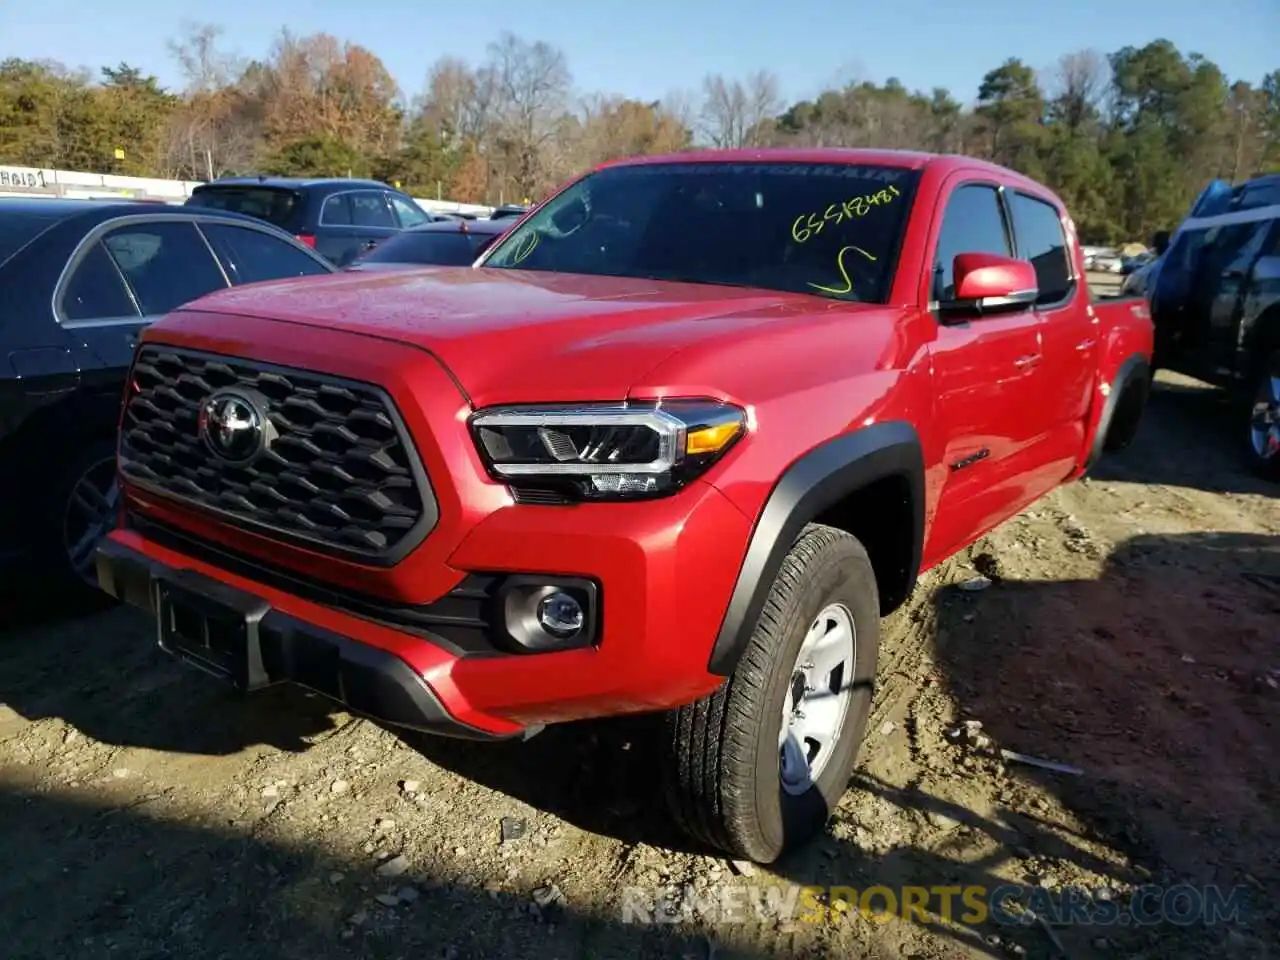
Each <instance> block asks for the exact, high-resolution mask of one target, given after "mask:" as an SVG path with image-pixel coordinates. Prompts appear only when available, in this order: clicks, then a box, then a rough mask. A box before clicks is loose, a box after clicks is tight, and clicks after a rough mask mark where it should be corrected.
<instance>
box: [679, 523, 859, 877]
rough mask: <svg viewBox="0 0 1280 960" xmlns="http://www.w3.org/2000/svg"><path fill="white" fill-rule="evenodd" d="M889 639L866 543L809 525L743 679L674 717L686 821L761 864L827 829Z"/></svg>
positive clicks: (740, 674)
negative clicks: (884, 636) (883, 640)
mask: <svg viewBox="0 0 1280 960" xmlns="http://www.w3.org/2000/svg"><path fill="white" fill-rule="evenodd" d="M879 640H880V610H879V593H878V591H877V589H876V580H875V573H874V572H873V570H872V568H871V563H870V561H869V560H868V558H867V554H866V551H865V550H864V549H863V547H862V544H860V543H859V542H858V541H857V540H856V539H855V538H854V537H852V536H850V535H849V534H847V533H844V532H842V531H840V530H836V529H834V528H832V527H826V526H820V525H817V524H811V525H810V526H808V527H806V528H805V530H804V531H803V533H802V534H801V535H800V537H799V539H798V540H797V541H796V543H795V545H794V546H793V547H792V548H791V551H790V552H789V553H788V555H787V557H786V559H785V561H784V562H783V565H782V568H781V570H780V571H779V572H778V576H777V578H776V580H775V581H774V584H773V587H772V589H771V590H770V593H769V597H768V599H767V600H766V602H765V606H764V609H763V611H762V612H761V614H760V617H759V620H758V621H757V623H756V626H755V630H754V632H753V634H752V637H751V640H750V642H749V644H748V647H747V649H746V651H745V652H744V654H743V656H742V659H741V660H740V661H739V663H738V666H737V668H736V669H735V670H734V672H733V675H732V676H731V677H729V679H728V681H727V682H726V683H725V684H724V685H723V686H722V687H721V688H720V689H719V690H717V691H716V692H715V693H713V694H711V695H710V696H708V697H705V698H703V699H702V700H699V701H697V702H695V703H692V704H690V705H688V706H686V707H682V708H680V709H678V710H675V711H673V712H672V713H671V714H670V716H669V720H668V731H669V740H668V747H669V752H668V769H667V797H668V801H669V805H670V807H671V810H672V813H673V815H674V816H675V818H676V820H677V822H678V823H679V824H680V825H681V827H682V828H683V829H684V830H685V831H686V832H687V833H689V834H690V835H691V836H692V837H694V838H695V839H697V840H699V841H701V842H702V843H705V844H708V845H710V846H713V847H717V848H719V849H720V850H722V851H724V852H726V853H728V854H729V855H731V856H733V857H737V858H741V859H747V860H753V861H756V862H758V863H772V862H773V861H774V860H776V859H777V858H778V857H779V856H781V855H782V854H783V853H785V852H787V851H788V850H790V849H793V848H794V847H796V846H798V845H799V844H802V843H803V842H805V841H806V840H808V839H809V838H810V837H812V836H813V835H814V834H815V833H817V832H819V831H820V830H821V829H822V828H823V826H824V825H825V823H826V820H827V818H828V817H829V816H830V813H831V811H832V810H833V809H834V808H835V806H836V804H837V803H838V802H839V800H840V797H841V796H842V795H843V794H844V792H845V789H846V787H847V785H848V782H849V776H850V774H851V772H852V770H853V765H854V762H855V760H856V759H857V756H858V750H859V748H860V746H861V742H862V738H863V734H864V732H865V728H866V723H867V715H868V713H869V711H870V707H871V695H872V689H873V683H874V679H875V670H876V657H877V653H878V649H879Z"/></svg>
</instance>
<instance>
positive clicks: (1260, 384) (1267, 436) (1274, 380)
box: [1245, 350, 1280, 481]
mask: <svg viewBox="0 0 1280 960" xmlns="http://www.w3.org/2000/svg"><path fill="white" fill-rule="evenodd" d="M1248 431H1249V432H1248V439H1249V442H1248V445H1247V446H1246V448H1245V455H1246V457H1248V459H1249V465H1250V466H1251V467H1252V468H1253V470H1254V472H1255V473H1257V474H1259V475H1260V476H1262V477H1264V478H1266V479H1267V480H1277V481H1280V350H1277V351H1276V352H1275V353H1273V354H1271V355H1270V356H1269V357H1267V358H1266V359H1265V360H1264V361H1263V363H1262V365H1261V368H1260V369H1259V371H1258V375H1257V377H1256V378H1255V381H1254V391H1253V402H1252V403H1251V404H1250V407H1249V426H1248Z"/></svg>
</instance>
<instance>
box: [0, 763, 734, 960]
mask: <svg viewBox="0 0 1280 960" xmlns="http://www.w3.org/2000/svg"><path fill="white" fill-rule="evenodd" d="M262 831H263V833H265V834H267V836H265V837H254V836H245V835H243V834H242V833H239V832H231V831H227V830H223V829H215V828H210V827H204V826H196V825H193V824H190V823H185V822H166V821H161V820H158V819H154V818H151V817H148V816H147V813H146V809H145V805H136V804H133V803H127V802H123V801H121V802H117V803H109V802H104V801H103V799H101V797H95V798H93V799H92V800H91V799H90V798H89V797H88V796H86V797H77V798H76V799H72V798H70V797H66V796H63V797H55V796H50V795H47V794H46V795H34V794H31V793H28V792H25V791H22V790H19V789H15V788H13V787H12V786H9V785H0V899H2V901H3V903H4V910H3V911H0V942H3V943H4V944H5V947H4V956H5V957H6V958H7V960H37V958H38V960H67V958H72V957H74V958H76V960H98V958H104V960H105V958H113V960H114V958H121V957H125V958H129V960H144V958H145V960H152V958H154V960H160V958H183V960H204V958H215V957H216V958H231V957H234V958H240V960H257V958H271V960H280V958H285V960H316V958H320V957H323V958H326V960H328V958H334V960H338V958H360V960H395V958H407V957H415V958H422V960H428V958H430V960H440V958H450V960H469V958H492V957H512V958H520V960H538V958H544V957H545V958H555V957H558V958H561V960H568V958H575V960H577V958H582V960H585V958H591V960H596V958H615V957H616V958H622V957H636V958H653V960H658V958H667V957H681V956H684V955H690V956H694V957H699V958H701V957H705V956H706V948H705V944H704V943H703V942H702V941H701V940H700V939H697V938H694V937H691V936H688V935H683V934H681V933H679V932H677V931H675V930H674V929H673V928H671V927H657V926H646V927H642V926H636V925H633V924H626V923H623V922H622V921H621V918H620V917H618V915H616V914H596V913H593V912H591V909H590V908H589V907H588V908H584V909H573V908H565V907H560V908H556V909H552V910H548V911H547V912H545V913H542V914H541V915H540V916H537V915H535V913H534V912H533V911H531V910H530V909H529V904H528V900H527V899H520V900H517V899H516V898H515V897H512V896H508V895H499V896H490V895H489V894H487V893H486V892H485V891H483V890H479V889H475V888H474V887H472V886H470V885H469V884H468V882H467V881H466V880H464V879H462V878H460V877H457V876H442V875H436V876H433V875H427V874H423V873H420V872H414V871H410V872H409V873H408V874H405V875H404V876H402V877H400V878H397V880H396V881H394V883H390V882H388V881H377V880H375V878H374V877H373V875H372V873H371V871H370V866H369V863H368V861H367V860H365V861H364V862H352V861H348V860H344V859H342V858H340V857H335V856H333V855H328V854H324V853H320V852H318V851H316V850H310V849H299V848H297V847H293V846H289V845H286V844H283V843H280V842H277V841H274V840H273V839H271V838H270V836H269V834H270V827H269V825H267V826H264V827H262ZM337 874H342V876H341V877H338V876H337ZM407 884H413V885H414V886H415V888H416V889H417V890H418V891H419V896H418V898H417V899H416V900H415V901H413V902H411V903H401V904H400V905H398V906H393V907H385V906H382V905H379V904H377V903H376V902H374V901H373V897H374V896H375V895H376V894H377V893H380V892H382V891H383V890H384V889H386V888H389V887H391V886H394V887H395V888H397V889H398V888H402V887H404V886H405V885H407ZM358 915H362V916H358ZM352 917H357V919H358V920H359V922H358V923H352V922H351V918H352ZM737 956H739V957H742V960H751V958H752V957H753V956H754V955H752V954H738V955H737Z"/></svg>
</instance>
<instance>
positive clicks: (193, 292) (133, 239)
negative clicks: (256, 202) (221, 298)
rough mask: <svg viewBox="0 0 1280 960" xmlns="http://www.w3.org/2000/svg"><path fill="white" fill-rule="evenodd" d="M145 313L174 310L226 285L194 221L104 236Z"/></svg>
mask: <svg viewBox="0 0 1280 960" xmlns="http://www.w3.org/2000/svg"><path fill="white" fill-rule="evenodd" d="M102 244H103V246H105V247H106V248H107V252H108V253H110V254H111V259H112V260H114V261H115V262H116V266H118V267H119V268H120V272H121V273H122V274H124V279H125V282H126V283H128V284H129V289H131V290H132V291H133V296H134V298H135V299H136V300H137V301H138V306H139V307H141V308H142V315H143V316H144V317H154V316H158V315H160V314H163V313H168V312H169V311H170V310H175V309H177V308H178V307H180V306H182V305H183V304H184V303H190V302H191V301H192V300H195V299H196V298H197V297H203V296H204V295H205V294H206V293H211V292H213V291H214V290H221V289H223V288H225V287H226V285H227V281H226V278H225V277H224V276H223V275H222V270H221V269H220V268H219V267H218V263H217V261H216V260H214V259H213V255H212V254H211V253H210V252H209V247H208V246H207V245H206V244H205V242H204V240H203V238H201V236H200V233H199V232H198V231H197V230H196V227H195V224H193V223H189V222H183V221H169V222H164V221H157V222H154V223H140V224H130V225H129V226H125V227H117V228H116V229H115V230H112V231H111V232H110V233H108V234H107V235H106V236H105V237H103V238H102Z"/></svg>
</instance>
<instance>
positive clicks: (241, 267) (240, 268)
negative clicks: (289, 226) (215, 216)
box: [200, 223, 329, 286]
mask: <svg viewBox="0 0 1280 960" xmlns="http://www.w3.org/2000/svg"><path fill="white" fill-rule="evenodd" d="M200 230H201V231H202V232H203V233H204V235H205V236H206V237H207V238H208V240H209V243H210V244H211V245H212V246H213V249H214V251H215V252H216V253H217V254H218V259H220V260H221V261H222V265H223V267H224V268H225V269H226V271H227V276H229V277H230V278H231V282H232V283H233V284H236V285H237V286H238V285H240V284H242V283H258V282H259V281H262V280H283V279H285V278H287V277H313V276H319V275H320V274H325V273H328V272H329V271H328V270H326V269H325V267H324V266H323V265H322V264H320V263H318V262H316V260H315V259H313V258H312V257H309V256H307V255H306V254H305V253H303V252H302V251H301V250H298V249H296V248H294V247H292V246H290V245H289V243H287V242H286V241H284V240H282V239H281V238H279V237H273V236H271V235H270V234H268V233H266V232H265V231H263V230H252V229H250V228H248V227H237V226H232V225H231V224H227V223H202V224H200Z"/></svg>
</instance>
